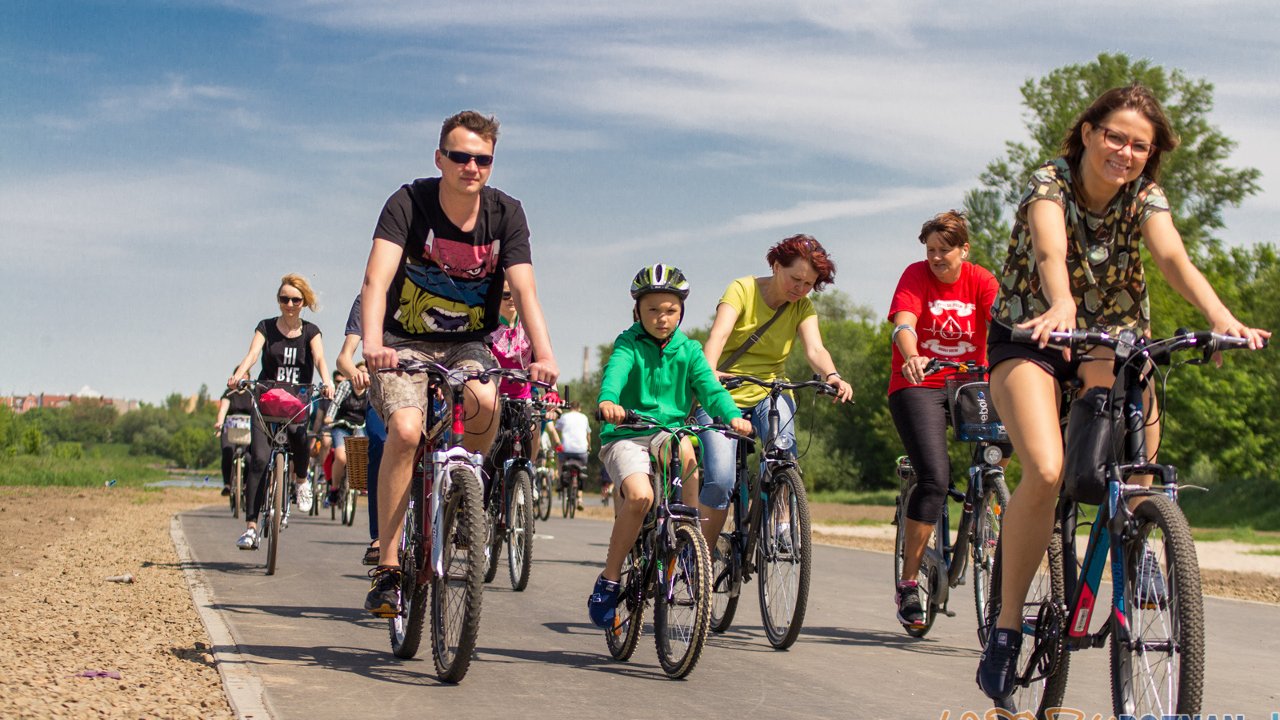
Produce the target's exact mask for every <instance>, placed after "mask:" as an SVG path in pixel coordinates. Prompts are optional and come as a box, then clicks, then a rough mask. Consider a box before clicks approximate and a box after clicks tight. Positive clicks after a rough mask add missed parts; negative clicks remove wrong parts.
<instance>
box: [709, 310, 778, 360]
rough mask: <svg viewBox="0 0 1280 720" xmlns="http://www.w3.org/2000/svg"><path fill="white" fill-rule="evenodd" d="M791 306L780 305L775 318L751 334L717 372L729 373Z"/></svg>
mask: <svg viewBox="0 0 1280 720" xmlns="http://www.w3.org/2000/svg"><path fill="white" fill-rule="evenodd" d="M790 304H791V303H790V302H784V303H782V304H781V305H779V306H778V309H777V310H774V311H773V317H771V318H769V319H768V320H766V321H765V323H764V324H763V325H761V326H760V327H758V328H756V331H755V332H753V333H751V335H750V336H749V337H748V338H747V341H746V342H744V343H742V344H741V345H739V346H738V349H737V350H734V351H733V354H732V355H730V356H729V358H728V359H727V360H722V361H721V362H720V364H719V365H718V366H716V370H718V371H720V372H728V370H729V368H731V367H733V364H734V363H736V362H738V359H739V358H741V357H742V356H743V355H745V354H746V352H747V351H748V350H750V349H751V346H752V345H755V344H756V343H758V342H760V336H761V335H764V333H765V331H766V330H768V329H769V328H770V327H771V326H772V325H773V323H774V322H775V321H776V320H777V319H778V318H779V317H780V316H781V315H782V312H783V311H784V310H786V309H787V306H788V305H790Z"/></svg>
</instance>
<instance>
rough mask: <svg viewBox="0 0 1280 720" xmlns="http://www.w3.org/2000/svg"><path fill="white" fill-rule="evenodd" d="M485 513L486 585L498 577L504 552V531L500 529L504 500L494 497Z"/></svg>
mask: <svg viewBox="0 0 1280 720" xmlns="http://www.w3.org/2000/svg"><path fill="white" fill-rule="evenodd" d="M491 503H492V504H491V505H490V506H489V507H488V508H486V509H485V513H484V582H485V584H486V585H488V584H489V583H491V582H493V579H494V578H496V577H498V556H499V555H501V554H502V539H503V538H502V535H503V534H502V533H501V532H499V531H498V525H499V522H500V520H499V518H500V517H501V514H502V507H501V503H502V501H501V500H500V499H499V498H493V500H492V501H491Z"/></svg>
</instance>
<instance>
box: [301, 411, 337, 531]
mask: <svg viewBox="0 0 1280 720" xmlns="http://www.w3.org/2000/svg"><path fill="white" fill-rule="evenodd" d="M322 433H323V431H321V432H320V433H316V432H308V433H307V448H308V449H309V450H310V451H311V460H310V461H309V462H308V463H307V482H308V483H310V485H311V505H310V506H309V507H308V508H307V514H308V515H310V516H312V517H318V516H319V515H320V499H321V498H323V497H325V495H324V494H325V493H328V492H329V480H328V479H327V478H326V477H325V475H324V463H325V457H324V455H323V454H321V452H320V451H321V450H323V448H324V443H323V442H322V440H321V435H322ZM330 519H332V518H330Z"/></svg>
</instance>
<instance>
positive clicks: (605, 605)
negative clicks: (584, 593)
mask: <svg viewBox="0 0 1280 720" xmlns="http://www.w3.org/2000/svg"><path fill="white" fill-rule="evenodd" d="M621 594H622V587H621V586H620V585H618V583H616V582H614V581H612V580H605V579H604V576H601V577H598V578H596V587H595V589H594V590H592V591H591V597H589V598H587V612H589V613H591V622H592V623H593V624H595V626H596V627H598V628H606V629H607V628H611V627H613V618H614V615H615V614H617V608H618V596H620V595H621Z"/></svg>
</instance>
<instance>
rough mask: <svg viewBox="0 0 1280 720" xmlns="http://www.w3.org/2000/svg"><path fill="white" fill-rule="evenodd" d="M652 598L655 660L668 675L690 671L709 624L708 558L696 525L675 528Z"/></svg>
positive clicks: (709, 578) (705, 542) (673, 676)
mask: <svg viewBox="0 0 1280 720" xmlns="http://www.w3.org/2000/svg"><path fill="white" fill-rule="evenodd" d="M662 570H663V572H662V577H661V578H659V582H658V584H657V589H656V591H655V597H654V599H653V634H654V636H655V639H656V640H657V644H658V663H659V664H660V665H662V670H663V672H665V673H666V674H667V677H670V678H682V677H685V676H687V675H688V674H689V673H690V672H693V667H694V666H695V665H697V664H698V658H699V657H700V656H701V655H702V646H703V645H704V644H705V643H706V641H707V631H708V630H709V629H710V626H711V558H710V556H709V555H708V553H707V541H706V540H704V539H703V537H702V533H701V532H699V530H698V528H697V526H696V525H689V524H681V525H679V526H678V527H677V528H676V532H675V547H674V548H672V552H671V555H670V556H669V557H667V558H666V567H664V568H662Z"/></svg>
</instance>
